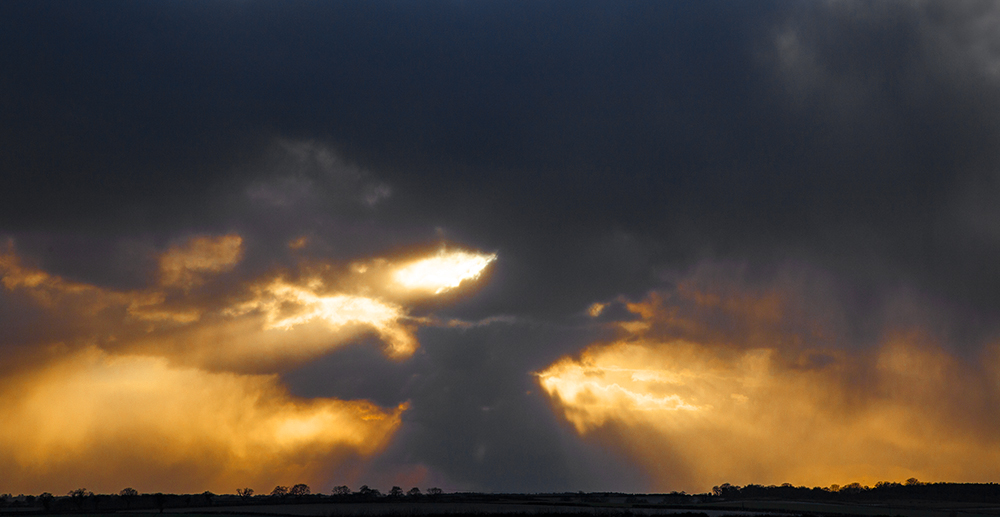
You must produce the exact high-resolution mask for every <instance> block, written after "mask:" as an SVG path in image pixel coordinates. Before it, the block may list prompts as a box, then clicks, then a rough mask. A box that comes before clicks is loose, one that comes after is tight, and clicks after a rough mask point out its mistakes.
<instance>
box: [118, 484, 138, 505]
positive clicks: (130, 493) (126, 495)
mask: <svg viewBox="0 0 1000 517" xmlns="http://www.w3.org/2000/svg"><path fill="white" fill-rule="evenodd" d="M138 495H139V491H138V490H136V489H134V488H132V487H126V488H123V489H121V492H118V496H119V497H121V498H122V499H123V500H124V501H125V509H126V510H128V509H131V508H132V500H133V499H135V497H136V496H138Z"/></svg>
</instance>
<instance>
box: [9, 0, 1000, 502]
mask: <svg viewBox="0 0 1000 517" xmlns="http://www.w3.org/2000/svg"><path fill="white" fill-rule="evenodd" d="M997 14H998V12H997V9H996V7H995V6H994V5H993V4H992V3H989V2H947V3H945V2H935V3H895V2H892V3H890V2H884V3H868V2H847V1H831V2H814V3H809V4H801V3H794V2H671V3H632V2H624V3H623V2H615V3H601V2H523V3H511V2H475V3H471V2H470V3H466V2H434V3H422V4H400V3H377V2H375V3H373V2H338V3H332V4H325V3H306V2H301V3H299V2H282V3H263V2H242V3H229V2H225V3H224V2H208V3H205V2H174V3H168V4H162V3H157V4H147V3H134V2H122V3H115V4H113V5H110V4H101V5H97V6H95V5H94V4H91V3H84V2H68V3H66V2H64V3H40V2H33V3H27V2H7V3H4V4H3V5H2V6H0V48H4V49H5V50H4V51H3V52H2V54H0V60H2V61H0V65H2V68H3V70H4V71H5V73H4V74H3V75H2V77H0V168H2V174H3V178H4V181H3V183H4V187H5V188H2V189H0V233H2V234H3V235H5V236H11V237H13V238H14V240H15V242H16V247H17V249H18V250H19V251H20V252H21V253H22V254H23V255H25V256H26V257H28V258H29V259H30V260H31V261H33V262H34V263H36V264H38V265H39V266H40V267H42V268H43V269H45V270H47V271H51V272H53V273H54V274H60V275H63V276H66V277H67V278H70V279H75V280H78V281H82V282H89V283H94V284H97V285H100V286H105V287H108V288H117V289H138V288H140V287H142V286H144V285H145V284H146V283H147V282H148V280H149V278H150V277H151V276H153V275H155V272H156V268H157V262H156V260H157V258H156V257H158V256H159V254H160V253H162V252H163V251H164V250H166V249H168V248H169V247H171V246H174V245H177V244H178V243H181V242H184V241H185V239H188V238H189V237H190V236H192V235H196V234H215V235H222V234H226V233H228V232H237V233H239V234H240V235H241V236H242V237H243V239H244V246H245V248H246V257H245V259H244V261H243V262H242V263H241V264H240V265H239V267H238V268H237V269H236V271H235V273H234V275H235V276H236V277H238V278H240V279H246V278H254V277H256V276H258V275H259V274H261V273H262V272H264V271H269V270H271V269H272V268H275V267H281V268H286V269H293V268H294V267H296V265H298V264H303V263H305V264H310V263H318V262H320V261H324V260H332V261H335V262H337V263H341V264H346V263H348V262H350V261H352V260H358V259H368V258H371V257H375V256H381V255H384V254H389V253H395V252H400V251H406V250H411V249H424V250H427V249H431V248H432V247H434V246H436V245H437V244H438V243H440V242H448V243H451V244H453V245H460V246H467V247H470V248H475V249H480V250H485V251H488V252H492V251H497V252H498V253H499V258H498V260H497V262H496V263H495V264H494V265H493V266H491V268H492V269H491V271H490V273H489V278H488V282H484V285H482V286H481V288H480V290H479V291H478V292H477V293H476V294H475V295H474V296H470V297H467V298H464V299H457V300H449V301H448V302H447V303H445V302H441V303H435V302H426V303H425V304H424V305H421V306H420V307H419V309H418V312H419V313H420V314H425V313H427V314H429V313H434V314H435V315H437V316H439V317H441V318H445V319H447V318H451V317H454V318H462V319H463V320H465V321H470V322H471V321H477V320H480V319H483V318H488V317H496V316H505V317H507V319H505V320H501V321H499V322H496V323H492V324H489V325H483V326H480V327H475V328H470V329H466V330H459V329H455V328H427V329H423V330H422V331H421V333H420V336H419V337H420V341H421V343H422V345H423V348H422V349H421V350H420V351H419V352H417V354H416V355H415V356H414V357H413V358H411V359H410V360H409V361H406V362H401V363H393V362H387V361H386V360H385V358H384V357H382V356H381V355H379V354H377V353H375V352H374V349H373V348H371V347H369V346H367V345H366V343H360V344H358V345H357V346H352V347H348V348H342V349H338V350H336V351H334V352H332V353H330V355H328V356H326V357H324V358H323V359H320V360H318V361H317V362H315V363H312V364H309V365H306V366H303V367H301V368H300V369H298V370H296V371H294V372H291V373H287V374H285V378H286V381H287V382H288V383H289V385H290V386H291V387H292V389H293V391H295V392H296V393H298V394H300V395H303V396H310V397H316V396H336V397H341V398H347V399H354V398H362V397H363V398H370V399H372V400H374V401H376V402H378V403H380V404H383V405H385V406H387V407H388V406H392V405H395V404H398V403H401V402H404V401H407V400H409V401H410V403H411V406H410V409H409V410H408V412H406V413H404V414H403V417H402V418H403V427H402V430H401V431H400V433H399V435H398V437H397V438H396V440H395V441H394V442H393V445H392V446H391V447H390V448H389V452H388V453H386V455H384V456H383V457H381V458H379V460H378V462H380V463H379V464H380V465H383V466H385V468H386V469H389V470H391V469H393V468H397V467H398V468H400V469H403V470H405V469H406V468H410V467H407V466H411V467H412V466H414V465H422V466H424V467H427V468H429V469H431V471H432V474H431V477H430V478H429V479H437V480H441V482H442V483H444V482H449V483H454V484H455V485H456V486H457V487H463V488H474V489H495V490H503V489H512V490H532V489H539V490H541V489H553V490H554V489H561V488H568V489H577V488H594V489H599V488H603V487H606V486H607V485H602V483H609V482H611V480H615V479H619V480H620V479H628V480H629V483H633V485H631V486H635V487H636V488H637V489H639V488H644V487H645V485H644V484H645V483H648V480H646V479H645V478H644V477H643V475H642V474H638V473H635V472H630V471H629V470H628V468H627V467H625V466H622V465H618V466H616V467H615V469H616V470H614V471H612V472H607V473H604V474H601V473H600V472H599V469H598V468H597V467H596V466H595V465H598V464H599V463H601V462H602V461H604V460H603V459H601V458H603V457H602V456H601V455H602V454H604V453H603V452H599V451H598V452H594V450H592V449H591V448H586V447H584V446H583V445H582V444H581V443H580V442H578V441H575V440H574V439H573V438H571V431H570V430H569V428H568V427H566V426H565V425H562V424H561V423H559V422H557V421H556V419H555V418H554V417H553V416H552V414H551V412H550V411H549V410H548V408H547V406H546V405H545V403H544V402H543V399H541V398H539V396H538V394H537V393H534V394H528V393H527V392H529V391H533V390H537V385H536V384H535V380H534V378H533V377H532V376H531V375H529V374H530V373H531V372H535V371H540V370H541V369H543V368H545V367H546V366H547V365H549V364H551V363H552V362H553V361H555V360H556V359H558V358H559V357H561V356H563V355H565V354H572V353H574V352H575V351H577V350H578V349H579V348H580V347H582V346H584V345H586V344H588V343H591V342H593V341H594V340H597V339H604V338H606V337H607V336H605V335H604V333H605V331H604V330H602V328H601V327H599V326H597V325H595V324H594V323H592V322H591V323H585V321H586V318H585V317H584V316H583V315H584V314H585V312H586V310H587V308H588V307H589V306H590V305H591V304H592V303H594V302H603V303H608V302H610V303H611V306H610V307H609V309H608V310H609V311H610V312H609V313H606V314H604V316H603V318H604V319H603V320H598V321H604V320H606V319H609V318H610V319H618V320H622V319H627V318H629V317H631V316H628V315H627V314H622V312H623V311H622V309H621V303H622V300H624V299H631V300H636V299H639V298H641V297H642V296H644V294H645V293H646V292H647V291H648V290H650V289H664V290H667V291H669V290H672V289H677V288H678V287H677V286H678V285H679V284H681V283H683V282H684V281H685V279H688V278H689V277H690V276H691V273H690V272H691V271H703V270H704V269H698V265H699V264H709V265H710V267H709V268H708V269H712V268H713V267H716V266H717V265H718V264H724V265H725V266H724V267H721V268H720V269H727V268H728V271H729V272H728V273H726V272H723V273H719V275H720V276H721V277H723V280H722V281H720V282H721V283H723V284H724V283H725V279H726V278H730V277H727V275H734V273H732V272H733V271H737V272H738V274H735V276H736V277H738V281H734V282H736V283H740V282H746V283H748V284H750V285H755V286H759V285H763V286H768V285H779V286H780V285H784V284H783V282H785V283H787V282H791V283H793V284H795V286H794V289H795V292H796V293H799V295H800V298H801V299H802V300H805V301H804V302H803V304H804V306H803V307H802V308H801V319H802V321H805V322H806V323H801V322H799V321H795V322H790V323H787V325H790V326H795V325H799V324H800V323H801V326H802V328H805V327H807V326H808V322H809V321H812V320H814V319H818V320H821V321H824V322H825V324H827V326H828V327H829V328H831V329H832V331H831V334H830V335H831V336H833V337H830V338H829V342H825V343H826V344H829V345H830V346H834V347H843V348H845V349H854V350H857V349H863V348H864V347H866V346H869V345H871V344H872V343H874V342H875V341H876V340H877V339H878V337H879V335H880V334H881V333H882V331H883V329H884V328H885V327H887V326H896V327H905V326H908V325H920V326H922V327H925V328H928V330H929V331H932V332H934V333H936V335H938V336H939V337H940V338H941V339H942V340H943V341H944V342H945V343H946V345H947V346H948V347H952V348H957V349H963V350H970V349H976V347H977V346H978V345H979V344H981V343H982V342H983V341H984V340H987V339H989V338H991V337H992V336H994V333H995V332H996V331H997V328H998V327H997V324H998V323H1000V319H998V316H1000V314H998V310H1000V298H998V297H997V296H996V295H995V293H996V292H998V288H1000V269H998V268H996V267H995V264H996V258H997V256H998V252H1000V230H998V228H1000V227H998V223H997V222H996V221H998V220H1000V219H998V217H1000V214H998V212H997V209H996V208H995V206H996V203H994V201H995V199H996V197H997V195H998V194H1000V179H998V176H997V165H998V158H1000V156H998V152H1000V151H998V150H1000V146H997V141H998V138H997V137H998V136H1000V126H998V123H1000V122H998V121H1000V117H998V115H1000V101H998V99H1000V97H998V96H997V95H996V92H997V88H998V87H1000V72H998V70H1000V65H998V63H1000V51H997V49H998V48H1000V47H998V39H997V37H996V36H995V34H997V31H996V30H995V29H996V20H997ZM299 238H304V240H303V241H301V243H302V246H301V247H298V248H294V249H293V248H290V247H289V244H290V243H292V241H293V240H295V239H299ZM713 265H714V266H713ZM789 275H790V276H792V277H793V280H789V279H788V277H789ZM695 276H698V275H695ZM699 278H700V277H699ZM220 289H222V288H220ZM620 295H624V296H625V298H619V296H620ZM0 309H2V310H3V312H2V318H3V319H4V320H6V321H17V322H20V323H17V324H11V325H5V326H4V327H3V328H4V330H3V331H2V332H3V333H2V334H0V336H3V338H2V339H3V342H2V343H0V346H3V347H4V348H8V345H9V344H11V343H18V344H23V343H27V342H34V341H33V340H37V339H41V338H39V337H37V336H35V337H30V338H29V337H27V333H28V326H27V325H28V323H27V322H32V321H37V318H43V316H41V315H37V314H35V313H34V312H33V309H31V308H26V307H25V306H24V304H22V303H21V302H20V301H18V300H17V299H16V298H14V295H8V294H7V293H4V294H3V296H2V297H0ZM615 311H617V312H615ZM796 314H798V313H796ZM873 314H877V315H878V316H877V317H873V316H872V315H873ZM831 315H832V316H831ZM706 318H707V316H706ZM796 328H798V327H796ZM59 332H63V333H66V334H67V335H69V334H72V333H73V332H75V331H74V330H73V329H67V330H60V328H59V327H57V328H56V329H55V330H52V331H50V333H52V335H56V334H58V333H59ZM45 339H52V338H51V336H47V337H46V338H45ZM369 339H373V338H369ZM588 462H590V463H588ZM573 465H590V466H589V467H587V468H582V467H581V468H579V469H577V468H575V467H572V466H573ZM373 469H374V467H373ZM370 474H371V475H372V476H373V477H377V476H382V477H378V479H386V480H388V479H389V477H391V476H387V475H386V474H384V473H382V474H379V473H377V472H376V471H375V470H370ZM414 475H416V474H414ZM434 476H438V477H434ZM387 482H388V481H387ZM626 484H628V483H626ZM640 485H641V486H640ZM623 489H624V488H623Z"/></svg>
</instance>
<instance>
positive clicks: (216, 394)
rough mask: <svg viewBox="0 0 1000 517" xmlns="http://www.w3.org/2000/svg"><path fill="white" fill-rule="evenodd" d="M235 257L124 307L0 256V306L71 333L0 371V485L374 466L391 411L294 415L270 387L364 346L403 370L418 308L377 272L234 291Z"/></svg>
mask: <svg viewBox="0 0 1000 517" xmlns="http://www.w3.org/2000/svg"><path fill="white" fill-rule="evenodd" d="M244 253H245V250H244V249H243V240H242V238H241V237H240V236H238V235H225V236H196V237H193V238H191V239H189V240H188V241H186V242H184V243H181V244H179V245H177V246H174V247H171V248H170V249H168V250H166V251H164V252H163V253H162V254H161V255H160V256H159V260H158V264H159V269H158V271H157V272H156V275H157V276H156V279H155V280H154V281H152V282H150V286H149V287H148V288H146V289H138V290H130V291H122V290H114V289H108V288H104V287H101V286H97V285H91V284H86V283H82V282H74V281H71V280H67V279H65V278H62V277H60V276H58V275H54V274H51V273H49V272H46V271H44V270H42V269H40V268H37V267H31V266H29V265H25V263H26V261H24V260H22V258H21V257H20V256H18V255H17V253H16V252H15V251H14V249H13V246H12V245H8V246H7V249H6V250H3V251H2V253H0V282H2V283H0V285H2V286H3V289H4V291H5V293H9V295H11V296H18V297H22V299H24V300H28V301H30V303H32V304H34V305H36V306H37V307H39V308H41V309H42V310H44V311H45V312H47V314H48V317H49V318H51V319H52V321H56V322H60V324H64V323H66V325H64V326H65V327H66V328H67V329H69V330H67V331H65V332H64V333H63V335H62V336H63V337H60V338H59V339H63V338H65V339H64V340H62V341H58V342H50V343H49V344H48V345H47V346H39V347H35V348H34V349H33V351H32V352H31V353H30V354H29V353H27V352H25V353H24V354H22V355H25V356H30V360H22V359H17V358H13V357H11V358H4V363H5V364H4V366H5V367H6V368H7V369H8V370H9V371H10V372H11V373H10V375H8V376H6V377H4V378H3V379H2V380H0V396H2V397H3V400H4V401H5V404H4V407H3V408H0V485H3V486H5V487H8V488H7V489H9V490H14V491H23V492H26V493H39V492H41V491H51V492H57V491H63V492H65V491H67V490H69V489H71V488H76V487H79V486H86V487H88V488H90V489H93V490H98V491H117V490H119V489H120V488H122V487H123V486H126V485H131V486H135V487H136V488H138V489H140V490H155V491H203V490H205V489H209V490H213V491H217V492H231V491H232V490H233V489H234V487H237V486H258V487H261V488H262V489H263V488H267V486H268V485H270V486H274V485H275V484H279V483H286V484H287V483H289V482H292V481H294V482H306V483H315V484H321V483H325V482H326V480H327V477H328V476H330V475H333V474H334V473H335V472H336V470H337V469H338V468H340V466H341V465H346V464H349V463H351V462H356V461H358V458H362V459H363V458H364V457H367V456H371V455H373V454H376V453H378V452H379V451H381V450H382V449H383V448H384V447H385V445H386V443H387V441H388V440H389V439H390V438H391V436H392V435H393V433H394V432H395V430H396V428H397V427H398V426H399V422H400V415H401V413H402V412H403V411H405V404H404V405H401V406H400V407H397V408H392V409H383V408H379V407H377V406H375V405H373V404H371V403H369V402H367V401H364V400H356V401H343V400H335V399H312V400H303V399H298V398H295V397H292V396H290V395H289V394H288V393H287V392H286V391H285V390H284V388H283V387H282V386H281V385H280V384H279V382H278V378H277V377H276V376H275V374H276V373H278V372H282V371H286V370H287V368H288V367H290V366H292V365H295V364H301V362H303V361H305V360H308V359H310V358H313V357H317V356H319V355H321V354H323V353H325V352H328V351H329V350H331V349H333V348H335V347H338V346H342V345H343V344H345V343H348V342H350V341H352V340H355V339H357V338H358V337H360V336H362V335H365V334H370V335H374V336H377V337H378V338H379V340H380V341H381V342H382V343H384V345H385V348H384V352H385V354H386V355H387V356H388V357H390V358H393V359H402V358H405V357H408V356H409V355H411V354H412V353H413V352H414V351H415V350H416V348H417V347H418V343H417V340H416V337H415V335H414V331H415V329H416V327H417V326H419V325H422V324H432V323H433V322H434V321H436V320H435V319H434V318H433V317H430V318H412V317H410V316H409V314H408V308H407V306H406V302H408V301H410V300H413V299H415V298H417V297H418V296H431V295H432V293H430V292H425V291H420V292H419V293H418V295H411V294H407V295H405V296H402V295H398V294H396V293H398V291H399V287H398V286H397V285H396V283H395V282H394V281H392V280H391V275H390V271H391V270H393V269H392V268H394V267H396V265H395V264H396V262H395V261H393V260H391V259H372V260H368V261H362V262H359V263H363V264H371V265H372V267H371V269H365V271H357V268H353V269H351V268H340V267H338V266H336V265H333V264H324V263H310V264H308V265H305V266H302V267H301V269H300V270H299V271H297V272H295V271H286V270H278V271H271V272H267V273H264V274H263V275H262V276H260V277H257V278H251V279H241V278H239V271H238V270H237V269H236V266H237V265H238V263H239V262H240V260H241V258H242V256H243V254H244ZM463 253H464V252H463ZM469 255H470V256H472V255H475V254H474V253H471V252H470V253H469ZM410 260H412V257H410ZM418 260H419V259H418ZM490 260H493V259H490ZM456 267H459V268H460V270H459V271H456V272H455V275H456V277H459V278H469V274H470V273H469V272H468V269H467V268H462V265H461V264H459V265H458V266H456ZM226 275H229V276H226ZM219 279H223V280H225V281H221V280H220V281H217V280H219ZM67 332H69V333H72V332H75V334H71V335H65V334H66V333H67ZM5 344H6V343H5ZM18 357H21V356H18ZM17 361H21V362H20V363H18V362H17ZM345 462H347V463H345ZM60 487H61V488H60Z"/></svg>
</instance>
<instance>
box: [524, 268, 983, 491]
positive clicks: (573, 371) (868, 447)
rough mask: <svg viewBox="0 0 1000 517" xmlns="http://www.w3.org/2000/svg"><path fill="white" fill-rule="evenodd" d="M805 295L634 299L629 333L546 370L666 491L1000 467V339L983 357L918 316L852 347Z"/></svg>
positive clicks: (557, 399) (926, 475)
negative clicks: (944, 338) (932, 331)
mask: <svg viewBox="0 0 1000 517" xmlns="http://www.w3.org/2000/svg"><path fill="white" fill-rule="evenodd" d="M702 287H704V286H702ZM801 296H802V295H801V293H795V292H788V291H787V290H785V289H782V288H772V289H768V290H766V291H764V292H761V291H757V292H754V291H752V290H748V289H746V286H740V285H732V284H730V285H718V284H716V285H715V286H714V288H713V289H710V290H702V289H693V286H692V285H690V284H688V285H684V284H682V287H681V288H679V289H677V290H675V291H669V292H666V293H653V294H651V295H650V296H649V297H647V298H646V299H643V300H640V301H637V302H628V303H626V306H627V308H628V311H629V312H630V313H632V314H633V315H635V316H636V318H635V319H633V320H631V321H624V322H620V323H616V324H615V325H617V326H618V327H619V328H620V330H619V332H620V336H619V337H617V338H616V339H614V340H612V341H610V342H605V343H595V344H593V345H591V346H589V347H588V348H586V349H585V350H583V351H582V352H581V353H579V354H574V355H572V356H568V357H565V358H562V359H560V360H559V361H557V362H555V363H553V364H552V365H550V366H549V367H548V368H546V369H544V370H542V371H540V372H539V373H538V381H539V383H540V385H541V387H542V388H543V389H544V390H545V391H546V393H547V394H548V396H549V397H550V399H551V402H552V406H553V409H554V410H555V411H557V412H558V413H560V414H561V416H562V417H563V418H565V420H566V421H567V422H568V423H569V424H571V425H572V426H573V428H574V429H575V430H576V431H577V432H578V433H579V434H580V435H581V436H583V437H585V438H586V439H588V440H592V441H593V442H595V443H602V444H605V445H606V446H610V447H614V448H615V449H617V450H620V451H621V452H622V453H623V454H626V455H628V456H629V457H631V458H633V460H634V461H636V462H637V463H639V464H641V465H642V466H643V468H644V469H645V470H647V471H648V472H649V473H650V474H651V475H652V476H653V479H654V483H653V489H655V490H658V491H662V490H667V489H677V490H687V491H700V490H704V487H706V486H708V485H710V484H712V483H715V484H719V483H722V482H730V483H734V484H738V485H745V484H751V483H757V484H765V485H767V484H781V483H786V482H790V483H793V484H795V485H806V486H830V485H833V484H847V483H849V482H854V481H858V482H862V483H867V484H874V483H875V482H877V481H882V480H900V479H908V478H911V477H916V478H919V479H924V480H934V481H944V480H949V481H967V482H971V481H976V480H982V479H991V478H992V477H993V476H996V475H997V468H996V464H997V459H998V457H997V454H996V451H997V446H998V444H1000V443H998V441H1000V438H998V437H997V436H996V435H995V433H994V432H993V429H992V427H993V424H992V422H994V421H995V420H996V418H997V417H1000V415H998V414H997V410H996V401H997V400H998V399H1000V391H998V390H997V379H998V378H1000V377H998V375H1000V368H998V363H997V357H996V352H997V350H998V349H997V346H996V344H993V345H992V346H988V347H986V348H984V349H983V350H982V351H981V352H980V354H979V356H978V357H977V358H976V359H977V360H975V361H969V360H967V359H964V358H960V357H956V356H955V355H953V354H951V353H949V351H948V349H947V344H946V343H941V342H939V341H936V340H935V339H934V338H933V337H932V336H930V335H928V333H927V332H926V330H925V329H921V328H920V327H919V326H913V327H910V328H893V326H892V325H886V326H884V327H882V329H883V331H884V332H883V333H882V334H881V335H880V336H879V337H878V339H877V342H876V343H874V344H873V345H872V346H870V347H866V348H865V349H864V350H863V351H855V352H849V351H846V350H845V349H844V348H843V347H842V346H837V345H836V338H834V339H831V337H834V336H831V331H836V330H838V329H836V328H831V322H830V321H829V320H827V321H820V320H811V321H810V320H808V319H801V318H795V314H793V313H794V312H799V311H797V309H796V306H801V305H803V304H810V303H814V301H810V300H805V299H802V297H801ZM619 303H620V302H619ZM795 319H799V322H800V323H801V324H802V325H798V326H785V324H787V323H788V322H789V321H794V320H795Z"/></svg>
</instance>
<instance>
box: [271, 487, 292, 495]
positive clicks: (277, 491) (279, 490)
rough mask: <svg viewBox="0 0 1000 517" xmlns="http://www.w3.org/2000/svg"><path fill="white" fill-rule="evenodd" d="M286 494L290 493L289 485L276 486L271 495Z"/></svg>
mask: <svg viewBox="0 0 1000 517" xmlns="http://www.w3.org/2000/svg"><path fill="white" fill-rule="evenodd" d="M286 495H288V487H287V486H281V485H278V486H276V487H274V490H271V497H285V496H286Z"/></svg>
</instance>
